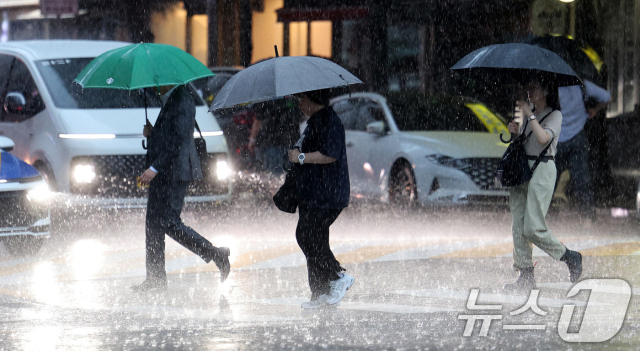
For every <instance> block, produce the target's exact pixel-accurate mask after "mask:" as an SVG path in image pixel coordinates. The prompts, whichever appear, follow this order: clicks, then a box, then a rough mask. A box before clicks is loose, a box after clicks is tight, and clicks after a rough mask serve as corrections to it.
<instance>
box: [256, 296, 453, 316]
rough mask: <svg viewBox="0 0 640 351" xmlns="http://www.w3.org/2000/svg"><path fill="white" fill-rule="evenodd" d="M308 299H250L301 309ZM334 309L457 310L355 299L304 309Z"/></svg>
mask: <svg viewBox="0 0 640 351" xmlns="http://www.w3.org/2000/svg"><path fill="white" fill-rule="evenodd" d="M306 301H309V300H308V299H304V298H298V297H293V298H274V299H261V300H252V301H251V302H253V303H259V304H267V305H279V306H297V307H299V308H300V309H301V310H302V307H300V305H301V304H302V303H303V302H306ZM336 309H342V310H357V311H371V312H385V313H399V314H415V313H437V312H457V311H458V310H457V309H454V308H450V307H439V306H415V305H396V304H386V303H370V302H357V301H353V302H350V301H345V300H342V301H340V306H338V307H335V308H332V307H329V308H323V309H314V310H305V311H315V312H320V311H332V310H336Z"/></svg>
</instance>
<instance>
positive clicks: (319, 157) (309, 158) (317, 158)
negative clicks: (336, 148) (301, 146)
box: [289, 150, 337, 165]
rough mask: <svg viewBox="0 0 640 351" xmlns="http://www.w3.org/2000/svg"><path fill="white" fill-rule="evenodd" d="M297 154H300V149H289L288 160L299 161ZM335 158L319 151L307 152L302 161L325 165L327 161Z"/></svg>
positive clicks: (331, 161) (332, 160)
mask: <svg viewBox="0 0 640 351" xmlns="http://www.w3.org/2000/svg"><path fill="white" fill-rule="evenodd" d="M298 155H300V151H298V150H289V161H291V162H293V163H299V162H300V161H298ZM336 161H337V160H336V159H335V158H333V157H329V156H325V155H323V154H321V153H320V151H315V152H309V153H305V154H304V163H314V164H320V165H326V164H328V163H333V162H336Z"/></svg>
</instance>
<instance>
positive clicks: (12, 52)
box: [0, 40, 232, 207]
mask: <svg viewBox="0 0 640 351" xmlns="http://www.w3.org/2000/svg"><path fill="white" fill-rule="evenodd" d="M125 45H129V43H123V42H113V41H88V40H42V41H15V42H8V43H2V44H0V106H2V110H1V111H0V135H4V136H6V137H9V138H11V139H12V140H13V141H14V143H15V148H14V150H13V151H12V154H14V155H15V156H17V157H18V158H20V159H22V160H25V161H26V162H27V163H29V164H31V165H33V166H34V167H35V168H36V169H37V170H38V171H39V172H40V173H41V174H42V175H43V176H44V177H45V178H46V180H47V181H48V183H49V185H50V187H51V188H52V190H55V191H58V192H60V193H62V194H66V195H68V196H66V197H68V199H69V200H71V201H70V202H71V203H72V204H78V203H80V204H91V205H96V206H101V207H103V206H118V207H121V206H134V207H135V206H143V205H144V204H145V203H146V197H147V195H146V193H147V190H146V189H145V188H142V187H139V186H138V184H137V182H136V179H137V177H138V176H140V175H141V174H142V172H143V171H144V164H145V154H146V150H145V149H143V147H142V141H143V139H144V138H143V136H142V128H143V126H144V124H145V100H144V95H143V90H142V89H140V90H134V91H126V90H116V89H82V87H80V85H79V84H77V83H74V82H73V79H74V78H75V77H76V76H77V75H78V73H80V71H81V70H82V69H83V68H84V67H85V66H86V65H87V64H88V63H89V62H90V61H91V60H92V59H93V58H95V57H96V56H98V55H100V54H102V53H104V52H105V51H108V50H111V49H115V48H118V47H121V46H125ZM146 93H147V104H148V110H147V112H148V116H149V120H150V121H151V123H155V120H156V118H157V116H158V113H159V112H160V106H161V100H160V98H159V96H158V95H157V93H156V92H155V90H154V88H147V92H146ZM196 104H197V106H196V121H197V122H198V125H199V126H200V130H201V131H202V134H203V135H204V139H205V140H206V143H207V151H208V153H209V163H208V166H205V167H203V169H204V170H205V172H204V177H203V179H202V180H200V181H197V182H194V183H192V184H191V186H190V187H189V192H188V194H187V199H186V201H188V202H219V201H227V200H229V199H230V197H231V190H232V188H231V182H230V180H229V177H230V175H231V170H230V167H229V163H228V162H227V160H228V159H229V158H228V156H229V155H228V149H227V143H226V141H225V138H224V136H223V133H222V131H221V130H220V127H219V126H218V123H217V122H216V120H215V118H214V116H213V115H212V114H211V113H209V112H208V111H207V109H208V107H207V105H206V104H205V103H204V101H202V99H199V100H198V101H197V102H196ZM194 133H195V131H194Z"/></svg>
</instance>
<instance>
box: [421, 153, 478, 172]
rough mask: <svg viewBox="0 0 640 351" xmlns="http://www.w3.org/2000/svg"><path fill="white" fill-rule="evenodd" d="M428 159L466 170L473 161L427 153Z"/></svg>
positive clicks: (442, 164) (438, 163)
mask: <svg viewBox="0 0 640 351" xmlns="http://www.w3.org/2000/svg"><path fill="white" fill-rule="evenodd" d="M427 160H429V161H431V162H433V163H435V164H437V165H441V166H445V167H451V168H455V169H459V170H461V171H464V170H466V169H468V168H470V167H471V163H470V162H469V161H467V160H465V159H460V158H453V157H449V156H445V155H441V154H433V155H427Z"/></svg>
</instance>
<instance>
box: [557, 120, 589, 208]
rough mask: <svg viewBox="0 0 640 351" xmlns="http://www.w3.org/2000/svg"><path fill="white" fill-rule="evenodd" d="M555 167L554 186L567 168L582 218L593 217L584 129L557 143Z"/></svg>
mask: <svg viewBox="0 0 640 351" xmlns="http://www.w3.org/2000/svg"><path fill="white" fill-rule="evenodd" d="M556 167H557V169H558V177H557V178H556V187H557V186H558V180H559V179H560V175H561V174H562V172H564V171H565V170H567V169H568V170H569V172H570V173H571V185H572V187H573V191H574V194H575V199H576V200H577V203H578V209H579V211H580V215H581V216H582V217H583V218H593V217H594V216H595V212H596V211H595V206H594V202H593V189H592V187H591V176H590V174H589V142H588V141H587V135H586V133H585V131H584V130H582V131H580V133H578V134H577V135H576V136H574V137H573V138H571V139H570V140H567V141H565V142H563V143H558V149H557V152H556Z"/></svg>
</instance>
